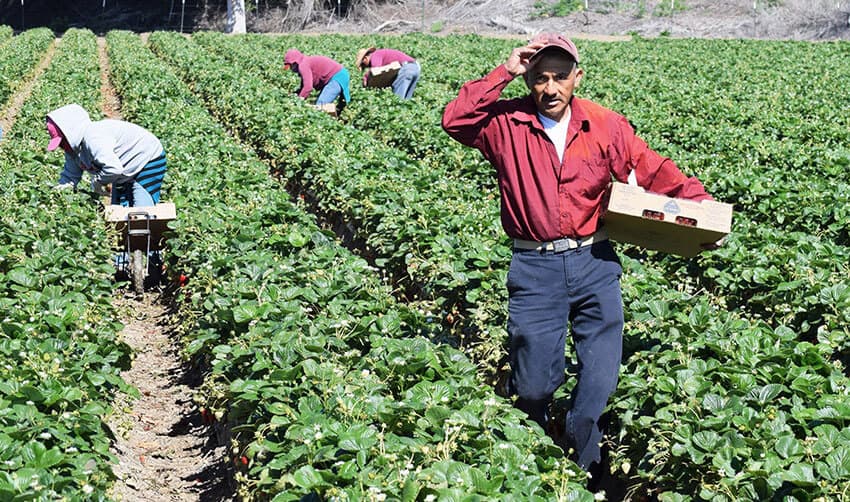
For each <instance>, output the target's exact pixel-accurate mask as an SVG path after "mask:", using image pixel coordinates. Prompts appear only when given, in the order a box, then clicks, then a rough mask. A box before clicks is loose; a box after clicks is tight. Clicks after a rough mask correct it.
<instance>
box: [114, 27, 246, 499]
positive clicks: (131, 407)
mask: <svg viewBox="0 0 850 502" xmlns="http://www.w3.org/2000/svg"><path fill="white" fill-rule="evenodd" d="M98 58H99V61H100V69H101V93H102V99H101V105H102V109H103V113H104V114H105V115H106V116H107V117H109V118H115V119H120V118H122V114H121V101H120V99H119V97H118V94H117V93H116V91H115V88H114V87H113V86H112V83H111V81H110V78H109V59H108V56H107V52H106V41H105V40H104V39H103V38H98ZM161 300H162V296H161V295H160V294H158V292H157V291H156V290H154V291H148V292H146V293H145V294H144V295H143V296H138V295H134V294H131V293H129V289H127V290H123V289H122V290H117V291H116V296H115V299H114V304H115V306H116V308H117V309H118V312H119V313H120V315H121V321H122V322H123V323H124V330H123V331H122V332H121V337H122V339H123V340H124V341H125V342H126V343H127V344H128V345H129V346H130V347H131V348H132V349H133V353H134V360H133V364H132V367H131V368H130V369H129V370H127V371H124V372H123V373H122V374H121V376H122V377H123V378H124V380H126V381H127V382H129V383H130V384H132V385H134V386H135V387H136V388H137V389H138V390H139V394H140V396H139V398H138V399H136V400H134V399H132V398H131V397H130V396H121V397H120V398H119V399H118V401H117V402H116V403H115V408H114V409H115V412H114V414H113V416H111V417H110V419H109V420H108V422H109V427H110V428H111V429H112V431H113V432H114V434H115V438H116V439H115V443H114V444H113V446H112V452H113V454H115V456H116V457H117V458H118V464H117V465H116V466H115V468H114V470H115V474H116V476H117V478H118V479H117V481H116V482H115V486H114V488H113V493H112V496H111V498H112V499H115V500H121V501H139V502H143V501H144V502H147V501H198V500H204V501H227V500H233V499H234V497H233V495H232V489H231V488H230V485H229V480H230V479H231V477H232V474H231V473H230V472H229V470H228V469H229V467H228V465H229V464H227V462H226V460H224V459H225V453H226V448H225V447H224V446H218V445H217V444H216V443H217V441H216V439H215V435H214V434H212V431H211V430H210V429H209V428H207V427H205V426H203V425H202V421H201V416H200V414H199V413H198V410H197V406H195V404H194V403H193V401H192V394H193V390H192V389H193V388H195V387H197V386H198V385H200V383H201V378H200V377H199V376H198V375H195V374H193V372H191V371H189V370H188V369H187V365H186V364H184V362H183V361H182V359H181V357H180V353H179V348H178V347H179V346H178V343H177V342H176V340H174V339H172V338H171V337H170V336H169V330H168V326H167V322H168V315H167V311H166V308H165V307H164V306H163V304H162V301H161Z"/></svg>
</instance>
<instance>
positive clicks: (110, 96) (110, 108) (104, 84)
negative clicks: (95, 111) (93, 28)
mask: <svg viewBox="0 0 850 502" xmlns="http://www.w3.org/2000/svg"><path fill="white" fill-rule="evenodd" d="M97 60H98V62H99V63H100V106H101V109H103V114H104V115H106V117H108V118H110V119H119V120H120V119H121V118H123V117H122V115H121V101H120V100H119V99H118V94H117V93H116V92H115V88H114V87H112V82H111V81H110V80H109V71H110V69H109V56H108V55H107V53H106V39H105V38H103V37H97Z"/></svg>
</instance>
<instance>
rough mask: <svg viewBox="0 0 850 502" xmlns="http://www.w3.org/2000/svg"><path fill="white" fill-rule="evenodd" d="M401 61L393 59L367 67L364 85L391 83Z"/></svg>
mask: <svg viewBox="0 0 850 502" xmlns="http://www.w3.org/2000/svg"><path fill="white" fill-rule="evenodd" d="M400 69H401V63H399V62H398V61H393V62H392V63H390V64H386V65H384V66H376V67H374V68H369V70H368V71H367V72H366V87H389V86H391V85H392V84H393V81H394V80H395V77H396V75H398V71H399V70H400Z"/></svg>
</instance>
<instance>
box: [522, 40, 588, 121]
mask: <svg viewBox="0 0 850 502" xmlns="http://www.w3.org/2000/svg"><path fill="white" fill-rule="evenodd" d="M582 75H583V72H582V70H581V69H580V68H577V67H576V62H575V61H573V59H572V58H570V57H569V56H568V55H566V54H564V53H562V52H560V51H552V52H548V53H543V54H542V55H541V56H540V59H539V60H538V61H537V64H535V65H534V66H533V67H532V68H531V70H529V72H528V73H527V75H526V80H525V83H526V85H528V88H529V89H530V90H531V95H532V96H533V97H534V104H535V105H537V111H539V112H540V114H541V115H543V116H544V117H548V118H550V119H552V120H555V121H558V122H560V121H561V119H562V118H563V117H564V114H565V113H566V111H567V107H568V106H569V105H570V99H571V98H572V97H573V91H574V90H575V88H576V87H578V84H579V82H580V81H581V77H582Z"/></svg>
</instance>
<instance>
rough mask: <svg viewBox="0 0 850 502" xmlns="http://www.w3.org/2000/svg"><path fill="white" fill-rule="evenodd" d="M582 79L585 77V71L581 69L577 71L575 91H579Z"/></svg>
mask: <svg viewBox="0 0 850 502" xmlns="http://www.w3.org/2000/svg"><path fill="white" fill-rule="evenodd" d="M582 77H584V70H582V69H581V68H579V69H577V70H576V83H575V85H574V86H573V89H578V86H579V85H580V84H581V79H582Z"/></svg>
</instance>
